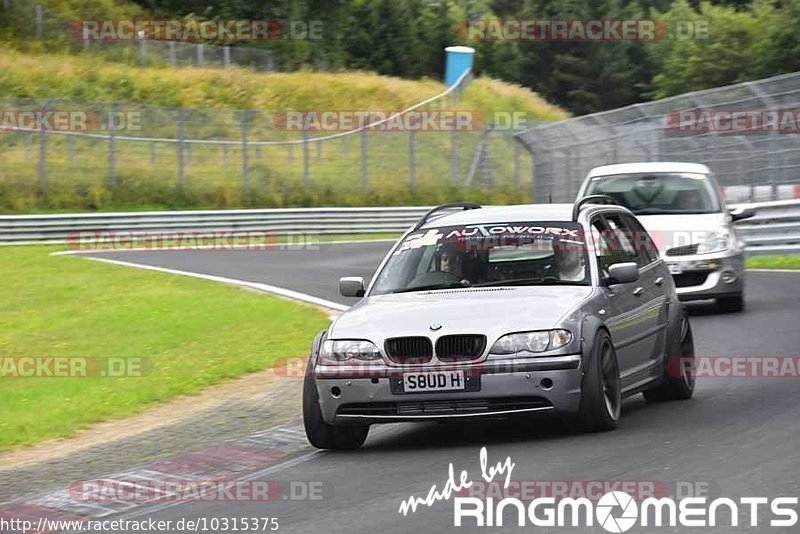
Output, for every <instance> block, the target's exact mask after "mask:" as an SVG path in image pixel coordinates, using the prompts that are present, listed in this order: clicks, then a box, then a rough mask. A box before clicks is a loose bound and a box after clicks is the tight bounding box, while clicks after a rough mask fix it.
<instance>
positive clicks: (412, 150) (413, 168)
mask: <svg viewBox="0 0 800 534" xmlns="http://www.w3.org/2000/svg"><path fill="white" fill-rule="evenodd" d="M416 161H417V153H416V146H415V144H414V129H413V128H412V129H411V130H410V131H409V132H408V187H409V189H411V191H412V192H416V190H417V163H416Z"/></svg>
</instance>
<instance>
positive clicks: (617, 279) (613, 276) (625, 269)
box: [606, 261, 639, 285]
mask: <svg viewBox="0 0 800 534" xmlns="http://www.w3.org/2000/svg"><path fill="white" fill-rule="evenodd" d="M638 279H639V266H638V265H636V263H635V262H632V261H630V262H625V263H615V264H614V265H612V266H610V267H609V268H608V278H606V285H612V284H629V283H631V282H635V281H637V280H638Z"/></svg>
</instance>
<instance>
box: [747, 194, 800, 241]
mask: <svg viewBox="0 0 800 534" xmlns="http://www.w3.org/2000/svg"><path fill="white" fill-rule="evenodd" d="M738 206H741V207H748V208H753V209H755V210H756V215H755V217H751V218H750V219H745V220H743V221H741V222H739V223H737V224H736V229H737V231H738V233H739V235H740V236H741V237H742V239H744V241H745V243H746V250H747V253H748V254H798V253H800V200H777V201H774V202H758V203H750V204H738Z"/></svg>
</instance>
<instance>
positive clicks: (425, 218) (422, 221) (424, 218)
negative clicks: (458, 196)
mask: <svg viewBox="0 0 800 534" xmlns="http://www.w3.org/2000/svg"><path fill="white" fill-rule="evenodd" d="M451 208H462V209H464V210H465V211H466V210H477V209H480V208H481V205H480V204H474V203H472V202H451V203H450V204H442V205H440V206H436V207H435V208H431V209H429V210H428V211H427V212H426V213H425V215H423V216H422V218H421V219H420V220H419V221H417V224H415V225H414V228H413V229H412V231H413V230H419V229H420V228H422V226H423V225H424V224H425V223H426V222H428V219H430V217H431V215H434V214H435V213H436V212H438V211H442V210H446V209H451Z"/></svg>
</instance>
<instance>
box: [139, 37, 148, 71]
mask: <svg viewBox="0 0 800 534" xmlns="http://www.w3.org/2000/svg"><path fill="white" fill-rule="evenodd" d="M139 64H140V65H142V66H143V67H144V66H146V65H147V40H146V39H145V38H144V32H142V33H141V34H140V35H139Z"/></svg>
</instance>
